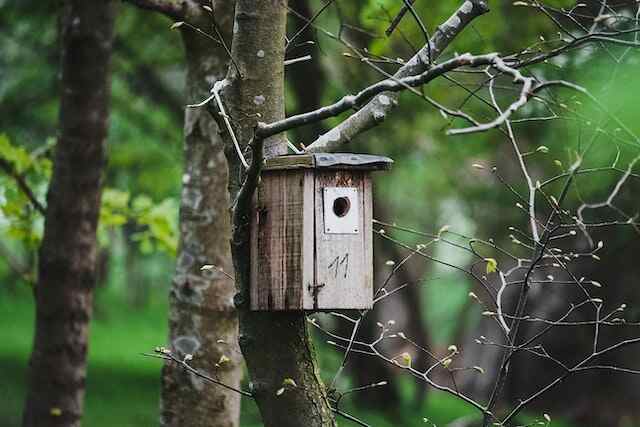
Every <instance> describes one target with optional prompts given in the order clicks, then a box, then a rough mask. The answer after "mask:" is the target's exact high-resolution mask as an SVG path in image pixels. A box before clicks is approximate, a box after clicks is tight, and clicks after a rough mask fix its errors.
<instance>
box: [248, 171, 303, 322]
mask: <svg viewBox="0 0 640 427" xmlns="http://www.w3.org/2000/svg"><path fill="white" fill-rule="evenodd" d="M310 174H311V173H310V172H305V171H269V172H265V173H264V174H263V176H262V181H261V184H260V187H259V190H258V197H257V203H256V210H255V215H254V226H253V227H252V240H253V241H252V245H253V248H252V251H253V253H252V274H251V276H252V277H251V279H252V280H251V308H252V309H253V310H301V309H303V308H304V307H303V283H305V282H309V283H312V282H313V279H312V278H308V277H306V276H308V275H309V273H311V274H312V273H313V269H309V267H306V268H305V263H306V264H308V263H309V262H310V260H309V259H308V258H309V257H308V256H307V257H305V256H304V255H303V253H304V252H305V251H308V250H309V249H308V248H307V249H305V247H306V246H309V243H308V242H307V241H306V240H305V237H307V236H308V235H309V233H311V232H312V231H313V224H312V222H311V223H310V221H309V219H308V218H311V219H312V218H313V206H312V205H310V204H309V202H307V203H306V205H307V206H305V196H304V191H305V181H309V179H308V178H307V179H306V180H305V176H307V177H308V176H309V175H310ZM311 176H312V175H311ZM311 182H312V181H311ZM308 185H309V184H307V186H308ZM305 217H306V218H307V220H306V222H307V225H306V228H305ZM305 235H306V236H305ZM311 254H313V247H311ZM311 262H312V260H311Z"/></svg>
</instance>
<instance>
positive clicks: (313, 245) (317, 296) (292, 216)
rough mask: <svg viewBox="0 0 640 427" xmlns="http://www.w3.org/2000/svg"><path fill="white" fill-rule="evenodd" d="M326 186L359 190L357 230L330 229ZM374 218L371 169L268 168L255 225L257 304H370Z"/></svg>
mask: <svg viewBox="0 0 640 427" xmlns="http://www.w3.org/2000/svg"><path fill="white" fill-rule="evenodd" d="M325 187H350V188H356V189H357V191H358V197H357V203H358V212H359V218H358V221H359V223H358V232H357V233H355V234H330V233H325V227H324V204H323V197H324V194H323V189H324V188H325ZM371 215H372V195H371V178H370V176H369V173H368V172H366V171H359V170H314V169H299V170H267V171H265V172H264V173H263V176H262V182H261V184H260V187H259V190H258V195H257V202H256V210H255V214H254V216H253V223H252V258H253V262H252V271H251V308H252V309H253V310H334V309H365V308H370V307H371V304H372V298H373V273H372V270H373V253H372V223H371V219H372V217H371Z"/></svg>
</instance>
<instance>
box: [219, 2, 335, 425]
mask: <svg viewBox="0 0 640 427" xmlns="http://www.w3.org/2000/svg"><path fill="white" fill-rule="evenodd" d="M285 23H286V1H281V0H272V1H257V0H242V1H238V2H237V3H236V13H235V23H234V37H233V48H232V56H233V58H234V60H235V62H236V66H237V68H236V66H233V65H232V66H230V67H229V73H228V76H227V79H226V80H225V82H224V84H225V86H224V90H223V99H224V101H225V103H226V107H227V108H228V110H227V113H228V114H229V115H230V116H231V117H232V119H233V123H234V133H235V135H236V136H237V138H238V141H239V142H240V144H241V145H242V146H243V147H246V146H247V145H249V143H250V141H251V140H252V137H253V133H254V127H255V125H256V123H257V121H258V120H260V121H265V122H271V121H275V120H279V119H282V118H284V63H283V60H284V44H285V43H284V41H285ZM258 114H259V116H258ZM225 139H226V153H227V158H228V160H229V191H230V194H231V196H232V197H233V198H235V197H236V196H237V195H238V192H239V190H240V187H241V185H242V183H243V179H244V175H245V174H244V170H243V169H242V167H243V166H242V164H241V163H240V162H239V160H238V157H237V154H236V153H235V150H234V147H233V143H232V141H231V139H230V135H229V134H225ZM254 151H257V150H254ZM285 152H286V143H285V138H284V135H279V136H276V137H273V138H269V139H267V140H266V141H265V144H264V155H265V156H274V155H278V154H283V153H285ZM254 154H258V155H259V152H258V153H254ZM258 160H259V159H258ZM254 166H255V165H254ZM250 176H251V175H250ZM254 177H255V176H254ZM245 188H246V187H245ZM238 200H239V199H238ZM246 201H247V199H244V201H241V202H237V203H236V204H235V208H234V213H233V219H234V223H233V226H234V230H233V239H232V242H231V249H232V255H233V261H234V267H235V272H236V275H235V277H236V282H237V285H238V290H239V293H238V295H237V296H236V299H235V302H236V306H237V308H238V310H239V315H240V338H239V342H240V346H241V348H242V353H243V355H244V357H245V360H246V362H247V367H248V370H249V375H250V377H251V384H252V392H253V394H254V396H255V399H256V402H257V404H258V407H259V409H260V412H261V415H262V420H263V422H264V424H265V426H280V427H282V426H284V427H286V426H301V425H304V426H333V425H335V421H334V419H333V415H332V413H331V409H330V406H329V401H328V399H327V395H326V392H325V388H324V385H323V384H322V382H321V380H320V378H319V374H318V367H317V363H316V359H315V354H314V350H313V345H312V342H311V339H310V334H309V330H308V325H307V321H306V318H305V316H304V313H288V312H281V313H267V312H251V311H250V310H249V297H248V287H249V272H250V259H251V253H250V245H249V227H250V222H249V217H250V213H249V212H250V209H246V208H247V206H246V205H243V203H245V202H246ZM286 378H290V379H292V380H293V381H294V382H295V387H291V386H289V387H287V388H286V389H285V391H284V393H281V394H280V395H278V393H277V392H278V390H279V389H280V388H282V387H283V381H284V380H285V379H286Z"/></svg>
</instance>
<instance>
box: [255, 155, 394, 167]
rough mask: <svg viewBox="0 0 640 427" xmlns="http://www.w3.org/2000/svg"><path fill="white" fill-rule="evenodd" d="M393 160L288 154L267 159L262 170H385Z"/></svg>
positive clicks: (386, 158) (355, 156) (370, 157)
mask: <svg viewBox="0 0 640 427" xmlns="http://www.w3.org/2000/svg"><path fill="white" fill-rule="evenodd" d="M392 164H393V160H391V159H390V158H388V157H384V156H374V155H371V154H353V153H308V154H288V155H285V156H278V157H272V158H270V159H267V161H266V162H265V165H264V168H263V170H282V169H337V170H353V169H357V170H371V171H373V170H386V169H390V168H391V165H392Z"/></svg>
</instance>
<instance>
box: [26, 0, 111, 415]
mask: <svg viewBox="0 0 640 427" xmlns="http://www.w3.org/2000/svg"><path fill="white" fill-rule="evenodd" d="M114 18H115V11H114V6H113V4H112V3H111V2H108V1H87V0H70V1H68V2H65V3H64V6H63V9H62V16H61V36H62V37H61V40H62V64H61V66H62V81H61V104H60V118H59V120H60V136H59V139H58V143H57V145H56V149H55V160H54V169H53V176H52V178H51V184H50V186H49V191H48V194H47V206H48V207H47V212H46V216H45V226H44V238H43V241H42V245H41V247H40V251H39V259H40V262H39V266H38V283H37V285H36V287H35V290H34V294H35V301H36V330H35V338H34V346H33V353H32V354H31V360H30V364H29V380H28V389H29V390H28V395H27V400H26V404H25V409H24V418H23V425H24V426H29V427H30V426H34V427H35V426H38V427H42V426H79V425H80V419H81V416H82V409H83V401H84V390H85V378H86V359H87V345H88V335H89V320H90V319H91V303H92V290H93V287H94V285H95V281H96V252H97V250H96V227H97V223H98V213H99V209H100V197H101V185H102V172H103V168H104V164H105V142H106V137H107V129H108V117H109V95H110V81H109V62H110V57H111V46H112V39H113V23H114Z"/></svg>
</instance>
